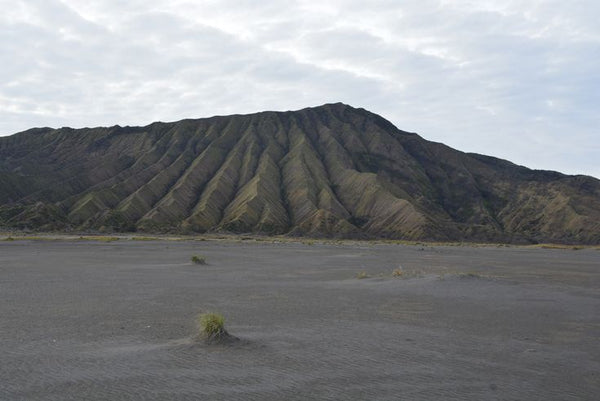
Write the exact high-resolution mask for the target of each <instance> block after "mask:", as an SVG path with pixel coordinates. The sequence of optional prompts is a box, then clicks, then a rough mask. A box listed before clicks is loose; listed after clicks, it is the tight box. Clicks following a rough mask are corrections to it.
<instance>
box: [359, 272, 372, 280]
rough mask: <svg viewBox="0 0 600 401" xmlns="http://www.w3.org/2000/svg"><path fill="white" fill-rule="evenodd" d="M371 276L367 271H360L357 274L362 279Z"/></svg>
mask: <svg viewBox="0 0 600 401" xmlns="http://www.w3.org/2000/svg"><path fill="white" fill-rule="evenodd" d="M369 277H370V276H369V275H368V274H367V272H359V273H358V274H357V275H356V278H357V279H359V280H362V279H363V278H369Z"/></svg>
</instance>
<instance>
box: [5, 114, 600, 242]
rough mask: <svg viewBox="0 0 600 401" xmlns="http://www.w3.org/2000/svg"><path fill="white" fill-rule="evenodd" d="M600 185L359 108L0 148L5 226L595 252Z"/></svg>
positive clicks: (44, 136)
mask: <svg viewBox="0 0 600 401" xmlns="http://www.w3.org/2000/svg"><path fill="white" fill-rule="evenodd" d="M599 221H600V181H598V180H597V179H595V178H593V177H589V176H582V175H577V176H569V175H565V174H562V173H558V172H553V171H547V170H530V169H528V168H526V167H523V166H518V165H516V164H513V163H511V162H509V161H506V160H502V159H498V158H495V157H492V156H486V155H480V154H476V153H464V152H460V151H458V150H455V149H452V148H450V147H448V146H446V145H444V144H442V143H437V142H431V141H427V140H425V139H423V138H421V137H420V136H419V135H418V134H416V133H411V132H407V131H402V130H400V129H398V128H397V127H395V126H394V125H393V124H392V123H391V122H389V121H388V120H386V119H384V118H383V117H381V116H379V115H377V114H374V113H371V112H369V111H367V110H365V109H362V108H353V107H351V106H349V105H345V104H343V103H330V104H325V105H322V106H317V107H308V108H304V109H301V110H297V111H281V112H277V111H264V112H259V113H253V114H235V115H231V116H213V117H206V118H199V119H185V120H180V121H176V122H166V123H165V122H154V123H151V124H149V125H147V126H144V127H129V126H125V127H121V126H119V125H115V126H112V127H96V128H80V129H73V128H68V127H63V128H59V129H52V128H32V129H29V130H26V131H23V132H20V133H17V134H14V135H12V136H9V137H2V138H0V227H5V228H15V229H32V230H101V231H142V232H177V233H194V232H206V231H226V232H235V233H266V234H288V235H306V236H317V237H319V236H327V237H364V238H398V239H408V240H442V241H457V240H458V241H478V242H518V243H523V242H524V243H528V242H569V243H585V244H597V243H600V223H599Z"/></svg>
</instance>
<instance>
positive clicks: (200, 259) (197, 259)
mask: <svg viewBox="0 0 600 401" xmlns="http://www.w3.org/2000/svg"><path fill="white" fill-rule="evenodd" d="M191 260H192V263H195V264H197V265H205V264H206V259H204V256H199V255H194V256H192V259H191Z"/></svg>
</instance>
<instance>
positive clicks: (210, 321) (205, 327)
mask: <svg viewBox="0 0 600 401" xmlns="http://www.w3.org/2000/svg"><path fill="white" fill-rule="evenodd" d="M198 323H199V324H200V333H201V334H203V335H204V336H206V337H208V338H214V337H218V336H220V335H223V334H224V333H225V318H224V317H223V315H220V314H218V313H203V314H201V315H200V316H199V317H198Z"/></svg>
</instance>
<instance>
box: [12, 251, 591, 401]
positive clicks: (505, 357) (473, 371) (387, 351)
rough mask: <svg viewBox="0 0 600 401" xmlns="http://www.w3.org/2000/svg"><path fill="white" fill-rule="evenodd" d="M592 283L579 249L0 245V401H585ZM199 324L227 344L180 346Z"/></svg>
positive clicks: (585, 253)
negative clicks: (215, 328)
mask: <svg viewBox="0 0 600 401" xmlns="http://www.w3.org/2000/svg"><path fill="white" fill-rule="evenodd" d="M197 254H201V255H203V256H204V257H205V258H206V260H207V262H208V264H207V265H195V264H192V263H191V262H190V257H191V256H192V255H197ZM394 270H396V273H395V274H394V273H393V272H394ZM361 273H362V276H367V277H366V278H362V279H359V278H357V276H358V275H359V274H361ZM599 273H600V251H598V250H593V249H584V250H553V249H526V248H513V247H501V248H496V247H482V248H472V247H450V246H436V247H428V246H407V245H382V244H380V245H370V244H368V243H364V244H361V243H357V244H345V245H335V244H320V243H316V244H313V245H310V244H302V243H262V242H253V241H239V242H234V241H204V242H201V241H179V242H175V241H131V240H119V241H114V242H109V243H103V242H78V241H24V240H22V241H2V242H0V335H1V343H0V360H1V363H0V399H2V400H282V399H285V400H306V399H318V400H561V401H565V400H597V399H598V394H600V373H599V372H600V345H599V344H600V342H599V339H600V291H598V290H599V288H600V274H599ZM206 311H217V312H221V313H222V314H223V315H225V317H226V327H227V329H228V330H229V332H230V333H231V334H233V335H235V336H237V337H239V338H240V339H241V340H242V341H240V342H239V343H237V344H235V345H224V346H221V345H216V346H215V345H206V344H203V343H202V342H198V341H196V340H194V335H195V333H196V323H195V319H196V316H197V315H198V314H199V313H200V312H206Z"/></svg>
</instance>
